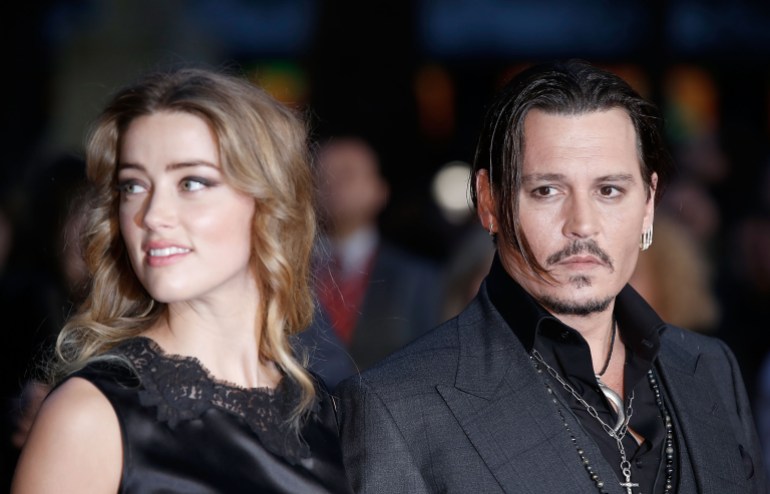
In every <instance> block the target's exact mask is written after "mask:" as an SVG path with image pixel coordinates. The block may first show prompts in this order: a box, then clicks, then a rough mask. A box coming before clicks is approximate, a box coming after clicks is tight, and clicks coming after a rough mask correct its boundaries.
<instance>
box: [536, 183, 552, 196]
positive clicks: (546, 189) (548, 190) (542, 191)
mask: <svg viewBox="0 0 770 494" xmlns="http://www.w3.org/2000/svg"><path fill="white" fill-rule="evenodd" d="M534 193H535V195H536V196H539V197H549V196H552V195H554V194H555V193H556V189H554V188H553V187H551V186H550V185H543V186H542V187H538V188H536V189H535V191H534Z"/></svg>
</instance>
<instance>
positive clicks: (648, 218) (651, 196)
mask: <svg viewBox="0 0 770 494" xmlns="http://www.w3.org/2000/svg"><path fill="white" fill-rule="evenodd" d="M657 190H658V174H657V173H655V172H652V175H651V176H650V189H649V193H648V195H647V204H645V206H644V207H645V213H644V222H643V223H642V232H646V231H647V230H649V229H650V228H651V227H652V222H653V219H654V218H655V191H657Z"/></svg>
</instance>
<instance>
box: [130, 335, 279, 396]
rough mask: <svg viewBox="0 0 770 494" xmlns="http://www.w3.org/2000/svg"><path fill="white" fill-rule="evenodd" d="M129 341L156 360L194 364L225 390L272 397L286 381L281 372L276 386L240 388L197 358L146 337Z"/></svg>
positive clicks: (207, 377) (136, 337) (137, 337)
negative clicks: (150, 352)
mask: <svg viewBox="0 0 770 494" xmlns="http://www.w3.org/2000/svg"><path fill="white" fill-rule="evenodd" d="M131 340H137V341H141V342H143V343H144V344H146V346H147V348H148V349H149V350H150V351H152V352H153V353H154V354H155V355H157V356H158V358H160V359H164V360H167V361H170V362H173V363H178V362H190V363H192V364H194V365H195V366H196V367H198V368H199V369H200V370H201V372H203V374H204V375H205V377H206V379H207V380H209V381H211V382H212V383H214V384H217V385H220V386H224V387H227V388H232V389H234V390H238V391H241V392H246V393H267V394H271V395H272V394H275V393H276V390H278V389H280V388H281V387H282V385H283V383H284V381H286V379H285V377H286V376H285V375H284V374H283V372H281V380H280V381H278V384H276V385H275V387H270V386H255V387H249V386H241V385H240V384H237V383H234V382H232V381H228V380H227V379H222V378H219V377H217V376H215V375H214V373H213V372H211V370H210V369H209V368H208V367H206V364H204V363H203V362H201V360H200V359H199V358H198V357H193V356H192V355H182V354H178V353H171V352H167V351H166V350H164V349H163V347H161V346H160V344H159V343H158V342H157V341H155V340H153V339H152V338H150V337H148V336H135V337H133V338H131V339H130V340H127V341H131Z"/></svg>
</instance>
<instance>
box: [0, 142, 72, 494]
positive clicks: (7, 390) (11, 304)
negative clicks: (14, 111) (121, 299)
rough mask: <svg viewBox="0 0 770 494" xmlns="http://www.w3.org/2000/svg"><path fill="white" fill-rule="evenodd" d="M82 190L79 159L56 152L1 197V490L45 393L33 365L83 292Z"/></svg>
mask: <svg viewBox="0 0 770 494" xmlns="http://www.w3.org/2000/svg"><path fill="white" fill-rule="evenodd" d="M22 191H23V193H22ZM84 195H85V175H84V163H83V160H82V159H80V158H78V157H76V156H73V155H69V154H63V155H57V156H54V157H53V158H43V159H39V160H37V161H35V162H33V166H31V167H30V170H28V171H27V175H26V176H25V179H24V180H22V182H21V183H20V184H18V189H17V192H16V193H15V194H9V197H8V203H7V205H6V208H7V210H8V211H12V214H9V218H10V221H9V225H10V227H11V232H10V235H8V236H7V237H6V238H5V239H4V240H5V241H7V242H9V246H8V249H9V250H8V257H7V260H6V263H5V264H6V265H5V266H4V268H3V270H2V276H1V277H0V310H1V311H2V313H3V314H4V317H5V321H6V324H7V327H8V328H13V331H9V332H8V334H7V344H8V346H7V348H12V349H13V350H12V351H8V352H6V353H5V355H4V366H3V368H4V372H3V373H2V378H1V379H0V383H1V384H0V388H1V389H2V410H3V414H2V431H3V432H2V437H3V444H2V486H4V487H5V488H6V489H5V490H7V489H8V488H9V486H10V481H11V475H12V472H13V469H14V467H15V464H16V460H17V458H18V454H19V451H20V448H21V446H22V445H23V443H24V440H25V438H26V433H27V431H28V429H29V425H30V424H31V422H32V420H33V418H34V415H35V413H36V411H37V408H38V407H39V405H40V403H41V397H42V395H43V394H44V392H45V391H46V390H47V387H46V386H45V385H44V384H43V383H42V382H41V381H40V380H41V379H42V378H43V376H41V374H40V369H39V368H38V367H37V364H39V363H40V362H41V361H42V360H44V359H45V358H47V357H48V356H49V355H48V351H49V350H50V348H51V347H52V345H53V343H54V341H55V339H56V335H57V334H58V331H59V328H61V326H62V324H63V323H64V321H65V320H66V317H67V315H68V314H69V313H70V312H71V311H72V308H73V307H74V306H76V305H77V304H78V303H79V302H80V301H81V300H82V297H83V295H84V294H83V287H84V286H85V285H86V277H87V272H86V271H85V268H84V262H83V259H82V253H81V252H80V244H81V239H82V236H81V233H82V232H81V231H78V228H79V227H78V223H80V221H81V218H82V214H83V208H82V207H81V206H82V204H83V202H84ZM11 196H12V197H11ZM70 232H71V233H70Z"/></svg>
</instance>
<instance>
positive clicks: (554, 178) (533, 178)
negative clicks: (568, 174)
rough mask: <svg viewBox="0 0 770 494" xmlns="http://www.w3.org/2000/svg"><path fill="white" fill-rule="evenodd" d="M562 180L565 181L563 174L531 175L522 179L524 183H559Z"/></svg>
mask: <svg viewBox="0 0 770 494" xmlns="http://www.w3.org/2000/svg"><path fill="white" fill-rule="evenodd" d="M562 180H564V175H563V174H561V173H530V174H529V175H524V176H523V177H521V181H522V183H531V182H559V181H562Z"/></svg>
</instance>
